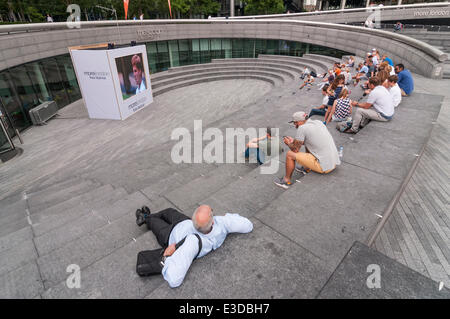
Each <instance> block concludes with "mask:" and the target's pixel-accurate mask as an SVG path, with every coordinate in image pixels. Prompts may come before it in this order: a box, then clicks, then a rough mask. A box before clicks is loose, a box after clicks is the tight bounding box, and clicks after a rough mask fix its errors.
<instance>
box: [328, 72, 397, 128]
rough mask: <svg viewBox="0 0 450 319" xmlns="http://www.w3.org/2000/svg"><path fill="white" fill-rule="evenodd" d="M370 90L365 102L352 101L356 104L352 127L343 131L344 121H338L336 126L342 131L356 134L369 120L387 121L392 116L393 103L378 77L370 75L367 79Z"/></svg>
mask: <svg viewBox="0 0 450 319" xmlns="http://www.w3.org/2000/svg"><path fill="white" fill-rule="evenodd" d="M369 89H370V90H371V92H370V94H369V97H368V98H367V102H366V103H359V102H356V101H353V102H352V106H358V107H359V108H358V109H357V110H356V111H355V113H354V116H353V123H352V127H351V128H348V129H346V130H344V131H343V126H346V125H347V123H346V122H340V123H338V124H337V126H336V128H337V129H338V130H340V131H343V132H344V133H350V134H356V133H358V131H359V129H360V127H364V126H366V125H367V123H369V121H370V120H374V121H380V122H387V121H390V120H391V119H392V117H393V116H394V103H393V101H392V97H391V95H390V94H389V91H388V90H387V89H386V88H385V87H384V86H382V85H381V83H380V79H379V78H377V77H371V78H370V79H369Z"/></svg>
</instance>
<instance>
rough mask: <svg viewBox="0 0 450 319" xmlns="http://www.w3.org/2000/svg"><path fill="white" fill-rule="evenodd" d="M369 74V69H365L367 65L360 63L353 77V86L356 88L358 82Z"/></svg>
mask: <svg viewBox="0 0 450 319" xmlns="http://www.w3.org/2000/svg"><path fill="white" fill-rule="evenodd" d="M368 72H369V68H368V67H367V65H365V64H363V63H360V64H359V67H358V71H357V73H356V75H355V76H354V77H353V79H354V80H355V83H354V84H353V85H354V86H357V85H358V83H359V81H360V80H361V79H362V78H366V77H367V73H368Z"/></svg>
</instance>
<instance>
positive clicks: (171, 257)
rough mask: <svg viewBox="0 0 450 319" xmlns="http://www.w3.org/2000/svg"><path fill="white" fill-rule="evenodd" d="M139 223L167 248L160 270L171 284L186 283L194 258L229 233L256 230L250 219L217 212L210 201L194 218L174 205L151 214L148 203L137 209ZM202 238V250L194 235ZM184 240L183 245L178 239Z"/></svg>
mask: <svg viewBox="0 0 450 319" xmlns="http://www.w3.org/2000/svg"><path fill="white" fill-rule="evenodd" d="M136 223H137V225H138V226H142V225H143V224H146V225H147V228H148V229H149V230H151V231H152V232H153V233H154V234H155V236H156V239H157V240H158V243H159V244H160V245H161V246H162V247H163V248H165V250H164V253H163V257H162V260H161V267H162V269H161V274H162V275H163V277H164V279H165V280H166V281H167V282H168V283H169V286H170V287H171V288H175V287H178V286H180V285H181V284H182V283H183V280H184V277H185V276H186V274H187V272H188V270H189V267H190V266H191V264H192V262H193V260H194V259H195V258H196V256H197V258H201V257H203V256H205V255H206V254H208V253H209V252H210V251H212V250H216V249H217V248H219V247H220V246H221V245H222V244H223V242H224V241H225V238H226V237H227V235H228V234H229V233H249V232H251V231H252V230H253V224H252V222H251V221H250V220H248V219H247V218H245V217H242V216H240V215H238V214H226V215H225V216H214V215H213V210H212V208H211V207H209V206H207V205H201V206H199V207H198V208H197V209H196V210H195V212H194V214H193V215H192V218H189V217H187V216H186V215H184V214H182V213H180V212H178V211H177V210H175V209H173V208H167V209H164V210H162V211H160V212H158V213H156V214H150V209H149V208H148V207H146V206H144V207H142V209H138V210H137V211H136ZM195 234H197V235H198V236H199V237H200V239H201V241H202V242H201V251H200V252H199V247H200V245H199V242H198V238H197V236H196V235H195ZM183 240H184V242H183V243H182V244H181V245H177V244H178V243H180V242H182V241H183Z"/></svg>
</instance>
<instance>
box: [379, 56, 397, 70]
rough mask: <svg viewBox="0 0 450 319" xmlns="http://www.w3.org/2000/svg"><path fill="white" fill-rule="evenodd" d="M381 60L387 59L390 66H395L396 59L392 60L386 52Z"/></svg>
mask: <svg viewBox="0 0 450 319" xmlns="http://www.w3.org/2000/svg"><path fill="white" fill-rule="evenodd" d="M381 60H382V61H383V62H384V61H387V63H389V65H390V66H392V67H394V61H392V59H391V58H390V57H388V56H387V55H386V54H384V55H383V56H382V58H381Z"/></svg>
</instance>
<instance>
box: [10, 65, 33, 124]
mask: <svg viewBox="0 0 450 319" xmlns="http://www.w3.org/2000/svg"><path fill="white" fill-rule="evenodd" d="M9 74H10V76H11V82H12V83H14V86H15V88H16V93H17V95H18V97H19V99H20V102H21V109H22V110H21V112H23V114H24V118H23V119H22V120H23V123H18V124H19V127H24V126H25V127H26V126H28V125H30V124H29V123H31V119H30V116H29V114H28V112H29V111H30V110H31V109H32V108H34V107H35V106H37V105H39V100H38V97H37V96H36V93H35V92H34V88H33V84H32V82H31V79H30V77H29V76H28V73H27V69H26V67H25V66H24V65H21V66H18V67H14V68H12V69H10V72H9ZM14 113H15V114H14V116H20V114H19V112H18V110H16V111H15V112H14ZM18 121H19V119H18ZM14 122H15V120H14Z"/></svg>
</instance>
